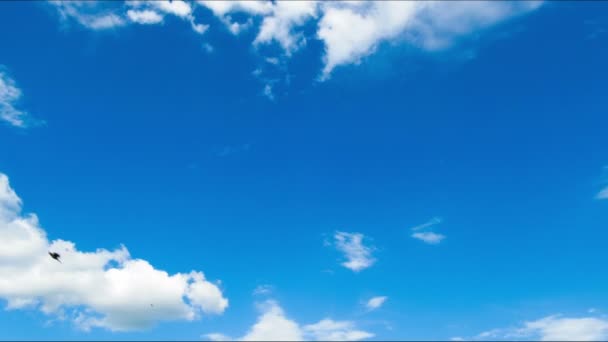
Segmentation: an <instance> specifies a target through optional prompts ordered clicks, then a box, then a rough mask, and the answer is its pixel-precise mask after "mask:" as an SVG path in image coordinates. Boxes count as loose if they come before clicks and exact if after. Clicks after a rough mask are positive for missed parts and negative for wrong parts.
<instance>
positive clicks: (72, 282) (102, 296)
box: [0, 174, 228, 331]
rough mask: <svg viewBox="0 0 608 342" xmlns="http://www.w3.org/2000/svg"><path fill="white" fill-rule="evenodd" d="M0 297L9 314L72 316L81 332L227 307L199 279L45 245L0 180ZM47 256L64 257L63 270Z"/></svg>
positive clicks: (123, 253)
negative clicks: (29, 311) (16, 311)
mask: <svg viewBox="0 0 608 342" xmlns="http://www.w3.org/2000/svg"><path fill="white" fill-rule="evenodd" d="M0 241H2V244H1V245H0V298H3V299H5V300H6V301H7V308H8V309H27V308H32V309H34V308H38V309H40V310H41V311H43V312H44V313H46V314H49V315H57V316H59V317H69V318H71V319H72V320H73V322H74V323H75V324H76V325H77V326H78V327H80V328H82V329H85V330H87V329H90V328H92V327H102V328H107V329H110V330H120V331H122V330H139V329H145V328H148V327H151V326H153V325H154V324H156V323H157V322H160V321H169V320H194V319H196V318H197V317H198V316H200V314H221V313H222V312H223V311H224V310H225V309H226V308H227V306H228V300H227V299H226V298H224V297H223V295H222V292H221V290H220V289H219V288H218V286H217V285H215V284H213V283H211V282H209V281H208V280H206V279H205V276H204V275H203V273H201V272H197V271H191V272H189V273H176V274H168V273H167V272H165V271H162V270H158V269H155V268H154V267H153V266H152V265H150V263H148V262H147V261H146V260H142V259H133V258H131V256H130V255H129V252H128V251H127V249H126V247H124V246H121V247H120V248H117V249H115V250H114V251H108V250H105V249H98V250H96V251H94V252H83V251H79V250H77V249H76V245H75V244H74V243H73V242H70V241H65V240H60V239H58V240H54V241H49V240H48V239H47V236H46V232H45V231H44V230H43V229H42V228H41V226H40V223H39V222H38V218H37V216H36V215H35V214H29V215H24V214H22V213H21V199H20V198H19V197H18V196H17V194H16V193H15V191H14V190H13V189H12V188H11V186H10V184H9V180H8V177H7V176H6V175H4V174H0ZM47 251H53V252H57V253H60V254H61V260H62V263H58V262H56V261H55V260H53V259H51V258H50V257H49V255H48V254H47Z"/></svg>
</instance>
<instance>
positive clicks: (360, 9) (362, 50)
mask: <svg viewBox="0 0 608 342" xmlns="http://www.w3.org/2000/svg"><path fill="white" fill-rule="evenodd" d="M540 4H541V3H540V2H538V1H533V2H528V1H522V2H520V1H509V2H506V1H373V2H357V1H353V2H349V3H347V4H343V3H341V2H328V3H324V6H323V15H322V17H321V20H320V22H319V29H318V32H317V35H318V37H319V38H320V39H321V40H323V42H324V43H325V48H326V55H325V67H324V69H323V76H324V77H327V76H328V75H329V74H330V73H331V71H332V70H333V69H334V68H335V67H336V66H339V65H343V64H352V63H358V62H359V61H360V60H361V58H363V57H366V56H368V55H370V54H372V53H373V52H374V51H375V50H376V49H377V47H378V45H379V44H381V43H383V42H387V41H407V42H409V43H410V44H414V45H416V46H420V47H422V48H424V49H429V50H435V49H440V48H444V47H448V46H450V45H451V44H452V43H453V42H454V40H456V39H457V38H459V37H462V36H464V35H467V34H470V33H471V32H473V31H476V30H481V29H484V28H487V27H489V26H491V25H493V24H496V23H499V22H501V21H503V20H505V19H508V18H511V17H513V16H516V15H518V14H521V13H525V12H528V11H530V10H533V9H536V8H538V7H539V6H540Z"/></svg>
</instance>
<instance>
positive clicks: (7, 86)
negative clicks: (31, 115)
mask: <svg viewBox="0 0 608 342" xmlns="http://www.w3.org/2000/svg"><path fill="white" fill-rule="evenodd" d="M21 97H22V92H21V89H19V87H17V83H16V82H15V80H13V79H12V78H11V77H10V76H9V75H8V74H7V73H6V72H5V71H3V67H2V66H0V120H2V121H4V122H6V123H8V124H9V125H11V126H14V127H22V128H23V127H26V126H27V121H28V114H27V112H26V111H24V110H22V109H19V108H18V103H19V101H20V100H21Z"/></svg>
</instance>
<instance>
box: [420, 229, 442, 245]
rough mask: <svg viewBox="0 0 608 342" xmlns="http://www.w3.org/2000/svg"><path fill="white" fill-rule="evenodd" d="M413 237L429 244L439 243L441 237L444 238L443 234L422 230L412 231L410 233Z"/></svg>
mask: <svg viewBox="0 0 608 342" xmlns="http://www.w3.org/2000/svg"><path fill="white" fill-rule="evenodd" d="M412 237H413V238H414V239H418V240H420V241H424V242H426V243H428V244H429V245H436V244H439V243H440V242H441V241H442V240H443V239H445V235H442V234H437V233H433V232H422V233H414V234H412Z"/></svg>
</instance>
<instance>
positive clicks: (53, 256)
mask: <svg viewBox="0 0 608 342" xmlns="http://www.w3.org/2000/svg"><path fill="white" fill-rule="evenodd" d="M49 255H50V256H51V258H53V259H55V260H57V261H59V263H60V264H61V263H62V262H61V260H59V258H61V255H59V253H55V252H49Z"/></svg>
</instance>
